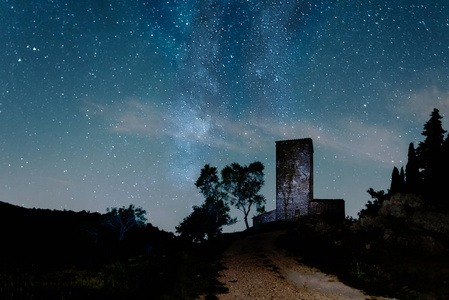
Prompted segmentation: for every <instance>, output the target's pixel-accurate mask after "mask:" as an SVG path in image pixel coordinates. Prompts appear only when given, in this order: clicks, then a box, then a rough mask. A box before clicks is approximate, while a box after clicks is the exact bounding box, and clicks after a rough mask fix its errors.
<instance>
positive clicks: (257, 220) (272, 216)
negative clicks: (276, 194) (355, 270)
mask: <svg viewBox="0 0 449 300" xmlns="http://www.w3.org/2000/svg"><path fill="white" fill-rule="evenodd" d="M274 221H276V210H272V211H269V212H266V213H264V214H262V215H258V216H255V217H253V226H258V225H261V224H265V223H269V222H274Z"/></svg>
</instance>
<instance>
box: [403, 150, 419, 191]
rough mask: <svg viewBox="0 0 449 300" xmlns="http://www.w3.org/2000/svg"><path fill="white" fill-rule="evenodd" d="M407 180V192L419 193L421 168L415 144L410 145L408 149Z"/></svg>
mask: <svg viewBox="0 0 449 300" xmlns="http://www.w3.org/2000/svg"><path fill="white" fill-rule="evenodd" d="M405 179H406V180H405V185H406V191H407V192H411V193H417V192H418V191H419V168H418V161H417V159H416V151H415V147H414V145H413V143H410V145H409V147H408V161H407V165H406V166H405Z"/></svg>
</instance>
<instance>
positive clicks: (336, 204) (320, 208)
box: [309, 199, 345, 219]
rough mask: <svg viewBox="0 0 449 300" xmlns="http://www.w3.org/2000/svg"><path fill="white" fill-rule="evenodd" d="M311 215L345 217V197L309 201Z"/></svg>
mask: <svg viewBox="0 0 449 300" xmlns="http://www.w3.org/2000/svg"><path fill="white" fill-rule="evenodd" d="M309 215H319V216H326V217H331V218H340V219H344V217H345V200H343V199H312V200H310V202H309Z"/></svg>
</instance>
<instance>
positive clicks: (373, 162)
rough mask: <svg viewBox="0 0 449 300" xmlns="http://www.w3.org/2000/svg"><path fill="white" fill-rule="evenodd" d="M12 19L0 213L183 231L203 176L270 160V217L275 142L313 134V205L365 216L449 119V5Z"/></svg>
mask: <svg viewBox="0 0 449 300" xmlns="http://www.w3.org/2000/svg"><path fill="white" fill-rule="evenodd" d="M0 8H1V10H0V19H1V20H2V26H1V27H0V39H1V41H2V42H1V43H0V51H1V53H2V56H1V59H0V64H1V68H0V151H1V152H0V153H1V155H0V201H5V202H9V203H12V204H16V205H21V206H24V207H29V208H32V207H36V208H50V209H67V210H75V211H80V210H88V211H99V212H101V213H104V212H106V208H107V207H121V206H128V205H129V204H131V203H133V204H135V205H136V206H141V207H143V208H144V209H146V211H147V212H148V215H147V218H148V219H149V221H150V222H151V223H152V224H153V225H155V226H158V227H159V228H161V229H164V230H168V231H174V228H175V226H176V225H178V224H179V222H180V221H182V219H183V218H184V217H185V216H187V215H188V214H189V213H190V212H191V207H192V205H198V204H200V203H202V201H203V198H202V196H201V195H200V194H199V193H198V190H197V189H196V188H195V186H194V182H195V181H196V179H197V178H198V176H199V173H200V170H201V168H202V167H203V166H204V165H205V164H211V165H212V166H217V167H218V168H219V169H220V170H221V168H223V167H224V166H225V165H227V164H230V163H232V162H238V163H240V164H249V163H251V162H254V161H256V160H258V161H261V162H262V163H263V164H264V165H265V168H266V169H265V174H266V177H265V178H266V185H265V187H264V188H263V190H262V192H263V194H264V195H265V196H266V198H267V210H271V209H274V208H275V201H274V200H275V141H277V140H283V139H295V138H306V137H310V138H312V139H313V142H314V150H315V153H314V197H315V198H343V199H345V200H346V214H347V215H349V216H356V215H357V212H359V211H360V209H361V208H362V207H363V206H364V205H365V203H366V202H367V200H369V199H370V197H369V195H368V194H367V193H366V190H367V189H368V188H370V187H372V188H374V189H375V190H380V189H387V188H389V186H390V178H391V172H392V169H393V167H394V166H397V167H401V166H405V163H406V159H407V150H408V144H409V143H410V142H418V141H422V140H423V137H422V136H421V132H422V129H423V125H424V123H425V122H426V121H427V120H428V119H429V117H430V113H431V112H432V110H433V108H434V107H436V108H438V109H439V110H440V114H441V115H442V116H448V117H449V3H447V1H442V0H441V1H438V0H436V1H414V0H402V1H401V0H398V1H377V0H340V1H338V0H328V1H326V0H316V1H315V0H314V1H311V0H285V1H284V0H281V1H280V0H277V1H254V0H227V1H203V0H184V1H183V0H166V1H159V0H150V1H144V0H128V1H124V0H94V1H86V0H77V1H67V0H66V1H62V0H40V1H36V0H28V1H22V0H16V1H14V0H1V2H0ZM448 117H446V118H443V128H445V129H449V122H448V120H447V118H448ZM233 216H237V217H239V219H240V220H242V217H243V216H242V215H241V213H240V212H239V211H237V210H235V211H233ZM243 227H244V224H243V221H241V222H239V223H237V224H236V225H233V226H232V227H230V228H228V229H227V231H234V230H241V229H243Z"/></svg>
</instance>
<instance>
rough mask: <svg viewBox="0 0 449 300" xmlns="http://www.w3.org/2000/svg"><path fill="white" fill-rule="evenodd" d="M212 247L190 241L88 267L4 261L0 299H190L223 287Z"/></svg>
mask: <svg viewBox="0 0 449 300" xmlns="http://www.w3.org/2000/svg"><path fill="white" fill-rule="evenodd" d="M215 250H216V249H214V248H209V247H206V246H204V245H203V246H201V245H194V246H190V247H186V248H185V249H182V250H179V249H178V250H176V251H172V252H170V253H166V254H158V255H151V256H150V255H147V256H139V257H137V258H134V259H128V260H121V261H116V262H113V263H109V264H104V265H101V266H97V267H93V268H66V269H61V270H45V269H42V268H36V267H28V268H23V267H22V268H19V269H17V268H15V267H14V266H12V265H9V266H5V268H2V272H0V299H137V298H142V297H144V298H145V299H196V298H198V296H200V295H205V296H207V295H214V294H215V293H224V292H226V291H227V289H226V288H225V287H224V286H223V285H222V284H220V283H219V282H218V281H217V280H216V278H217V274H218V271H219V270H220V269H221V268H222V266H221V265H220V264H219V263H217V262H218V261H219V257H218V253H217V252H215ZM217 251H218V250H217ZM209 298H213V297H212V296H209Z"/></svg>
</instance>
